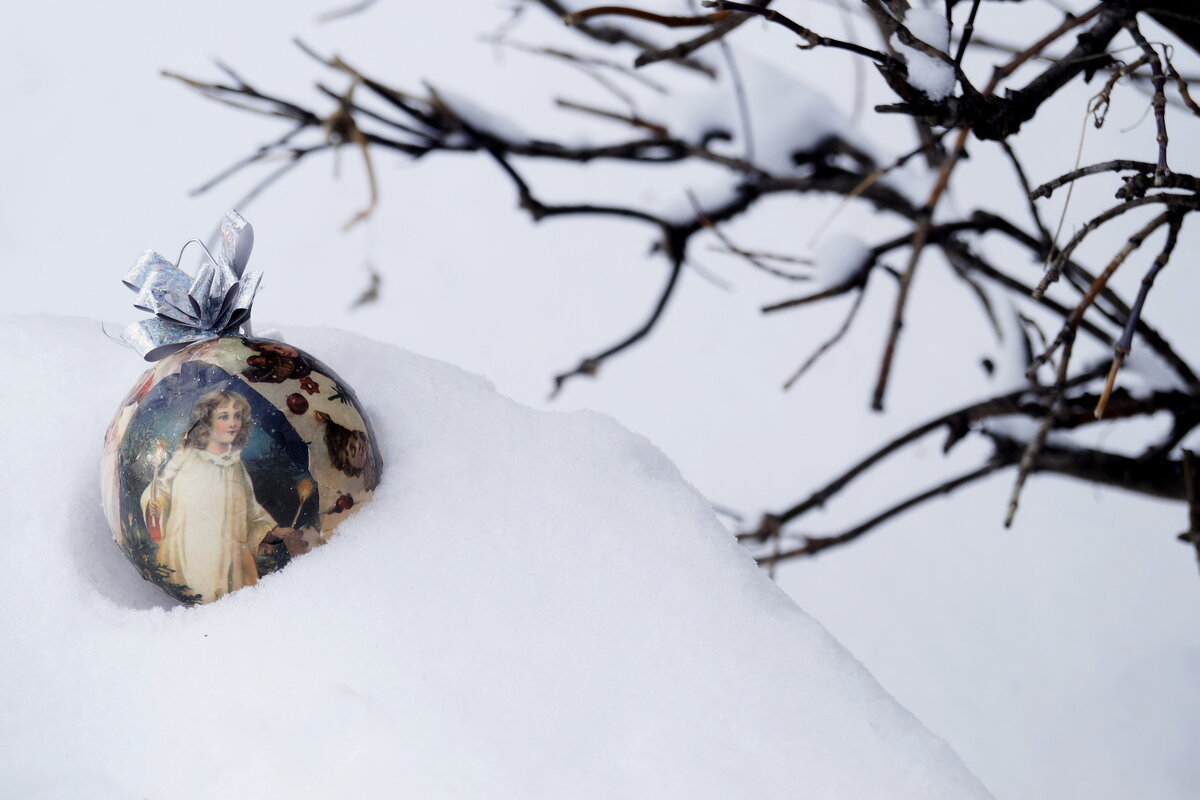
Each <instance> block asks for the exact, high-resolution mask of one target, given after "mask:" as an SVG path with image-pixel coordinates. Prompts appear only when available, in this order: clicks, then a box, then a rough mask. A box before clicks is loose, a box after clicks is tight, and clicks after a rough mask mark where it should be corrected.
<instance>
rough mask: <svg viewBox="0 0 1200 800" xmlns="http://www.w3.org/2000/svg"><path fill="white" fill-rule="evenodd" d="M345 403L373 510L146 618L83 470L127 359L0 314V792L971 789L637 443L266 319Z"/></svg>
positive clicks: (580, 419)
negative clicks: (359, 423)
mask: <svg viewBox="0 0 1200 800" xmlns="http://www.w3.org/2000/svg"><path fill="white" fill-rule="evenodd" d="M284 333H285V334H286V335H287V338H288V339H289V340H290V341H291V342H293V343H294V344H296V345H298V346H300V347H303V348H305V349H307V350H309V351H310V352H312V353H313V354H314V355H316V356H318V357H319V358H321V359H324V360H327V361H328V363H329V364H331V365H333V366H334V367H335V368H336V369H337V370H338V371H339V372H340V373H341V374H342V376H343V377H345V378H346V379H347V380H348V381H349V382H350V383H351V385H353V386H354V387H355V388H356V389H357V390H358V392H359V395H360V396H361V397H362V399H363V400H364V402H365V404H366V406H367V409H368V411H369V412H370V413H371V414H372V416H373V419H374V423H375V426H376V429H377V431H378V434H379V437H380V441H381V443H382V447H383V451H384V457H385V459H386V462H385V463H386V472H385V475H384V482H383V484H382V485H381V486H380V489H379V491H378V492H377V494H376V499H375V501H374V502H373V503H372V504H371V505H370V506H368V507H366V508H364V509H363V511H362V512H361V513H360V514H359V515H358V516H357V517H355V518H353V519H351V520H349V521H347V523H346V524H345V525H344V526H343V529H342V531H341V533H340V535H339V536H338V537H337V538H335V539H334V540H333V541H332V542H331V543H330V544H329V545H327V546H326V547H324V548H322V549H320V550H317V551H314V552H312V553H310V554H308V555H306V556H304V557H302V558H300V559H298V560H297V561H296V562H295V563H293V564H292V565H291V566H289V567H288V568H287V569H286V570H284V571H283V572H281V573H279V574H276V575H272V576H269V577H267V578H266V579H264V580H263V581H262V582H261V583H260V584H259V585H258V586H256V587H252V588H249V589H246V590H242V591H240V592H238V593H236V594H234V595H232V596H230V597H228V598H226V599H224V600H222V601H220V602H217V603H215V604H213V605H210V606H203V607H197V608H191V609H186V608H183V607H169V603H170V601H168V600H167V599H166V598H165V596H162V595H160V594H159V593H158V592H157V590H154V589H152V588H151V587H150V586H149V585H148V584H145V583H143V582H142V580H141V579H140V578H139V577H138V576H137V575H136V573H135V572H134V570H133V569H132V568H131V567H130V566H129V565H128V564H127V563H126V562H125V561H124V559H123V557H122V556H121V555H120V554H119V553H118V551H117V549H116V547H115V546H113V544H112V543H111V541H110V540H109V534H108V531H107V528H106V526H105V523H104V520H103V518H102V515H101V512H100V504H99V497H98V490H97V485H96V484H97V462H98V459H99V454H100V446H101V438H102V436H103V433H104V430H105V427H106V425H107V422H108V418H109V416H110V414H111V413H112V411H113V409H114V408H115V406H116V404H117V402H118V400H119V399H120V397H121V396H122V394H123V393H124V392H125V390H126V389H127V388H128V387H129V386H130V385H131V384H132V383H133V381H134V379H135V378H136V376H137V374H138V373H139V371H140V370H141V365H140V363H139V360H138V359H137V357H136V356H135V355H134V354H132V353H131V352H129V351H127V350H124V349H122V348H121V347H118V346H115V345H114V344H113V343H111V342H110V341H108V340H107V339H105V337H104V336H103V335H102V334H101V329H100V325H99V324H98V323H95V322H90V321H85V320H80V319H66V318H56V317H47V316H38V317H17V318H14V317H8V318H5V319H3V320H0V367H2V368H3V372H4V374H5V375H7V376H9V379H10V389H9V391H7V392H5V393H4V395H3V400H0V404H2V407H3V409H4V418H5V421H6V424H5V432H4V436H3V438H2V439H0V454H2V456H3V464H4V471H5V472H4V477H5V480H4V481H3V482H2V485H3V487H4V488H3V495H2V499H3V501H4V504H5V507H6V508H7V509H9V514H10V517H9V523H8V524H7V525H6V530H5V531H4V534H3V536H0V564H2V565H3V570H4V574H3V579H2V580H0V608H2V609H3V615H2V620H0V641H2V642H3V645H2V646H0V675H3V677H4V681H3V684H2V688H0V693H2V694H0V722H2V724H0V786H2V787H4V788H5V792H4V793H5V794H6V796H12V797H22V798H30V797H46V798H51V797H53V798H60V797H87V798H144V797H171V798H217V797H219V798H240V797H255V798H271V797H281V798H282V797H286V798H307V797H316V798H329V797H388V798H391V797H401V796H402V797H420V798H444V797H489V798H495V797H519V798H537V797H556V798H557V797H572V798H589V797H595V798H615V797H621V798H624V797H654V798H662V797H686V798H705V797H713V798H718V797H720V798H732V797H753V798H770V797H789V798H839V799H840V798H856V800H857V799H861V798H884V797H886V798H921V799H922V800H927V799H928V798H936V797H946V798H955V799H956V800H959V799H960V798H977V797H986V796H987V793H986V791H985V790H984V789H983V788H982V787H981V786H980V785H979V783H978V782H977V781H976V780H975V779H974V778H973V777H972V776H971V775H970V774H968V772H967V771H966V769H965V768H964V767H963V766H962V764H961V763H960V762H959V761H958V759H957V757H956V756H955V755H954V754H953V753H951V752H950V750H949V748H948V747H947V746H946V744H945V743H943V742H942V741H941V740H940V739H938V738H936V737H934V736H933V735H931V734H930V733H929V732H928V731H927V730H925V729H924V728H923V727H922V726H921V725H920V723H918V722H917V721H916V720H915V718H913V717H912V716H911V715H910V714H908V713H907V712H906V711H904V710H903V709H901V708H900V707H899V706H898V705H897V704H896V703H895V702H894V701H893V700H892V699H891V698H890V697H889V696H888V695H887V694H886V693H885V692H884V691H883V690H882V689H881V688H880V687H879V686H878V685H877V684H876V682H875V681H874V679H872V678H871V677H870V676H869V675H868V674H867V673H866V671H865V670H864V669H863V668H862V667H861V666H860V665H859V664H858V663H857V662H856V661H855V660H854V659H853V658H852V657H851V656H850V655H849V654H848V653H847V652H846V651H845V650H844V649H843V648H842V647H841V646H840V645H838V644H837V642H835V641H834V640H833V639H832V638H831V637H830V636H829V634H828V633H826V632H825V630H824V629H823V628H821V626H820V625H818V624H817V623H816V622H814V621H813V620H812V619H811V618H810V617H808V616H807V615H805V614H804V613H803V612H802V611H800V610H799V609H798V608H797V607H796V606H795V605H794V604H793V603H792V602H791V601H790V600H788V599H787V598H786V597H785V596H784V595H783V593H782V592H780V591H779V590H778V589H777V588H776V587H775V586H774V585H773V584H772V583H770V582H769V581H768V580H767V579H766V577H765V576H764V575H763V574H762V573H761V572H760V571H759V570H758V569H757V568H756V567H755V565H754V564H753V563H752V562H751V561H750V560H749V559H748V558H747V557H746V555H744V554H743V553H742V552H741V551H740V550H739V548H738V546H737V545H736V544H735V543H734V542H733V541H732V540H731V538H730V537H729V535H728V534H727V533H726V532H725V531H724V530H723V529H722V527H721V526H720V524H718V522H717V521H716V520H715V519H714V517H713V515H712V513H711V511H710V510H709V509H708V507H707V506H706V504H705V502H704V500H703V499H702V498H701V497H700V496H698V495H697V493H696V492H695V491H694V490H693V489H692V488H691V487H689V486H688V485H687V484H686V483H685V482H684V481H683V480H682V479H681V478H680V476H679V475H678V474H677V472H676V470H675V469H674V467H673V466H672V465H671V464H670V463H669V462H668V461H667V460H666V459H665V458H664V457H663V456H662V455H661V454H660V453H659V452H658V451H657V450H656V449H655V448H654V447H653V446H651V445H650V444H649V443H647V442H646V441H645V440H644V439H642V438H640V437H638V436H636V435H633V434H630V433H629V432H627V431H625V430H624V429H622V428H621V427H620V426H618V425H617V424H616V423H614V422H613V421H611V420H609V419H608V418H606V417H603V416H600V415H598V414H593V413H583V412H577V413H570V414H566V413H547V412H537V411H533V410H531V409H528V408H525V407H522V406H520V405H518V404H516V403H514V402H512V401H510V400H507V399H505V398H502V397H500V396H499V395H497V394H496V393H495V392H494V391H493V390H492V389H491V388H490V386H489V385H488V384H487V383H486V382H485V381H483V380H481V379H479V378H477V377H473V376H471V375H468V374H465V373H463V372H461V371H459V370H457V369H455V368H453V367H449V366H446V365H444V364H440V363H437V362H433V361H431V360H428V359H425V358H421V357H418V356H415V355H412V354H410V353H406V352H404V351H401V350H398V349H396V348H393V347H390V346H386V345H383V344H377V343H374V342H371V341H368V340H365V339H362V338H358V337H354V336H350V335H348V334H341V333H336V332H332V331H322V330H310V329H302V330H285V331H284Z"/></svg>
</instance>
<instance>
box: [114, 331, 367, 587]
mask: <svg viewBox="0 0 1200 800" xmlns="http://www.w3.org/2000/svg"><path fill="white" fill-rule="evenodd" d="M381 468H382V462H381V460H380V457H379V449H378V447H377V446H376V442H375V437H374V435H373V433H372V430H371V425H370V422H369V421H368V420H367V416H366V414H365V413H364V412H363V410H362V407H361V406H360V405H359V403H358V400H357V398H356V397H355V395H354V393H353V391H352V390H351V389H350V387H348V386H347V385H346V384H345V382H343V381H342V380H341V379H340V378H338V376H337V375H336V374H335V373H334V372H333V371H332V370H330V369H329V368H328V367H326V366H325V365H324V364H322V363H321V362H320V361H318V360H316V359H315V358H313V357H312V356H310V355H308V354H307V353H304V352H303V351H301V350H298V349H297V348H294V347H292V346H290V345H287V344H284V343H282V342H276V341H272V340H270V339H256V338H251V337H248V336H241V335H230V336H221V337H219V338H213V339H209V340H207V341H201V342H198V343H195V344H191V345H188V346H186V347H184V348H182V349H179V350H176V351H175V352H173V353H171V354H170V355H168V356H166V357H165V358H163V359H162V360H160V361H158V362H156V363H155V364H154V365H153V366H152V367H151V368H150V369H149V370H148V371H147V372H146V373H144V374H143V375H142V376H141V378H139V379H138V381H137V383H136V384H135V385H134V387H133V389H131V390H130V392H129V394H128V395H127V396H126V397H125V399H124V400H123V401H122V402H121V405H120V407H119V408H118V410H117V413H116V416H115V417H114V418H113V421H112V423H111V424H110V425H109V428H108V433H107V435H106V436H105V442H104V456H103V462H102V465H101V479H102V501H103V505H104V512H105V516H106V517H107V519H108V523H109V526H110V527H111V529H112V533H113V538H114V539H115V540H116V542H117V544H118V545H119V546H120V548H121V550H122V551H123V552H124V553H125V555H126V557H127V558H129V560H130V561H131V562H133V564H134V566H135V567H137V568H138V570H140V571H141V574H142V577H143V578H145V579H146V580H149V581H151V582H152V583H154V584H155V585H156V586H158V587H159V588H160V589H162V590H163V591H165V592H166V593H167V594H169V595H171V596H172V597H175V598H177V599H178V600H180V601H182V602H184V603H188V604H195V603H208V602H212V601H214V600H218V599H220V598H221V597H223V596H225V595H226V594H229V593H230V592H233V591H236V590H238V589H240V588H242V587H243V586H249V585H252V584H254V583H256V582H257V581H258V579H259V578H261V577H262V576H263V575H266V574H268V573H270V572H274V571H276V570H278V569H280V568H281V567H283V566H285V565H286V564H287V563H288V562H289V561H290V560H291V559H292V558H294V557H296V556H298V555H300V554H302V553H305V552H307V551H308V550H310V549H312V548H313V547H317V546H319V545H321V544H324V543H325V542H326V541H327V540H328V539H329V538H330V536H332V535H333V534H334V532H335V530H336V528H337V526H338V524H339V523H341V522H342V521H343V520H345V519H346V518H347V517H349V516H350V515H352V514H353V513H355V512H356V511H358V509H360V508H361V507H362V506H363V505H364V504H365V503H366V502H368V501H369V500H370V499H371V497H372V495H373V493H374V491H375V487H376V486H377V485H378V483H379V475H380V471H381Z"/></svg>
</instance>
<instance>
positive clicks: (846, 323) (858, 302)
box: [783, 288, 867, 392]
mask: <svg viewBox="0 0 1200 800" xmlns="http://www.w3.org/2000/svg"><path fill="white" fill-rule="evenodd" d="M866 294H867V293H866V290H865V288H860V289H859V290H858V291H857V292H856V293H855V295H854V302H853V303H851V304H850V311H849V312H848V313H847V314H846V318H845V319H844V320H842V324H841V327H839V328H838V329H837V331H836V332H834V334H833V336H830V337H829V338H828V339H826V340H825V341H824V342H823V343H822V344H821V346H820V347H818V348H817V349H816V350H815V351H814V352H813V354H812V355H810V356H809V357H808V358H807V359H805V361H804V363H803V364H801V365H800V367H799V369H797V370H796V371H795V372H794V373H792V376H791V377H790V378H788V379H787V380H786V381H785V382H784V384H783V390H784V391H785V392H786V391H787V390H788V389H791V388H792V386H794V385H795V383H796V381H798V380H800V379H801V378H802V377H804V373H806V372H808V370H809V368H810V367H812V365H813V364H816V363H817V361H819V360H820V358H821V356H823V355H825V353H827V352H829V350H830V349H831V348H833V347H834V345H836V344H837V343H838V342H840V341H841V340H842V337H843V336H845V335H846V332H847V331H849V330H850V326H851V325H852V324H853V323H854V317H855V316H856V315H857V314H858V309H859V308H860V307H861V306H862V301H863V298H864V297H866Z"/></svg>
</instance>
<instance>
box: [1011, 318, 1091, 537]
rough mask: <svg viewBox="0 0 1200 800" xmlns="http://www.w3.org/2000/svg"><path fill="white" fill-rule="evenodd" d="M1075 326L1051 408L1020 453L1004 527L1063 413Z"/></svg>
mask: <svg viewBox="0 0 1200 800" xmlns="http://www.w3.org/2000/svg"><path fill="white" fill-rule="evenodd" d="M1075 330H1076V329H1075V328H1071V329H1070V333H1069V334H1068V335H1067V337H1066V340H1065V341H1064V342H1063V352H1062V357H1061V358H1060V359H1059V361H1058V371H1057V374H1056V376H1055V379H1054V388H1053V389H1052V390H1051V394H1050V408H1049V409H1047V411H1046V416H1045V417H1044V418H1043V419H1042V423H1041V424H1040V425H1039V426H1038V429H1037V434H1036V435H1035V436H1034V437H1033V439H1031V440H1030V441H1029V443H1028V444H1027V445H1025V450H1024V452H1022V453H1021V461H1020V464H1019V465H1018V467H1017V479H1016V481H1015V482H1014V483H1013V488H1012V494H1011V495H1010V496H1009V498H1008V511H1007V512H1005V514H1004V527H1006V528H1011V527H1012V524H1013V519H1015V518H1016V516H1017V506H1018V504H1019V503H1020V502H1021V489H1023V488H1024V487H1025V481H1026V480H1027V479H1028V478H1029V473H1030V472H1032V471H1033V468H1034V466H1035V465H1036V464H1037V462H1038V456H1039V455H1040V454H1041V452H1042V448H1043V447H1045V445H1046V437H1047V436H1049V435H1050V431H1051V429H1053V428H1054V426H1055V424H1056V423H1057V422H1058V417H1059V416H1060V415H1061V413H1062V407H1063V392H1065V391H1066V384H1067V370H1068V369H1069V368H1070V364H1071V351H1072V350H1073V349H1074V348H1075ZM1031 369H1032V368H1031Z"/></svg>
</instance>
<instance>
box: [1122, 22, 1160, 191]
mask: <svg viewBox="0 0 1200 800" xmlns="http://www.w3.org/2000/svg"><path fill="white" fill-rule="evenodd" d="M1125 27H1126V28H1127V29H1128V30H1129V35H1130V36H1132V37H1133V40H1134V41H1135V42H1137V44H1138V47H1140V48H1142V53H1143V57H1144V58H1145V59H1146V60H1147V61H1148V62H1150V82H1151V84H1152V85H1153V86H1154V95H1153V97H1152V98H1151V99H1150V104H1151V106H1153V108H1154V123H1155V127H1157V129H1158V134H1157V136H1156V140H1157V141H1158V165H1157V167H1156V168H1155V170H1154V184H1155V186H1162V185H1163V182H1164V181H1165V180H1166V178H1167V176H1168V175H1170V173H1171V170H1170V168H1169V167H1168V166H1167V141H1168V137H1167V94H1166V85H1167V76H1166V75H1165V74H1164V73H1163V68H1162V61H1160V60H1159V58H1158V54H1157V53H1155V52H1154V48H1153V47H1151V46H1150V43H1149V42H1147V41H1146V37H1145V36H1142V31H1141V29H1140V28H1138V24H1137V19H1136V18H1135V19H1131V20H1129V21H1128V22H1126V23H1125Z"/></svg>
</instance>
